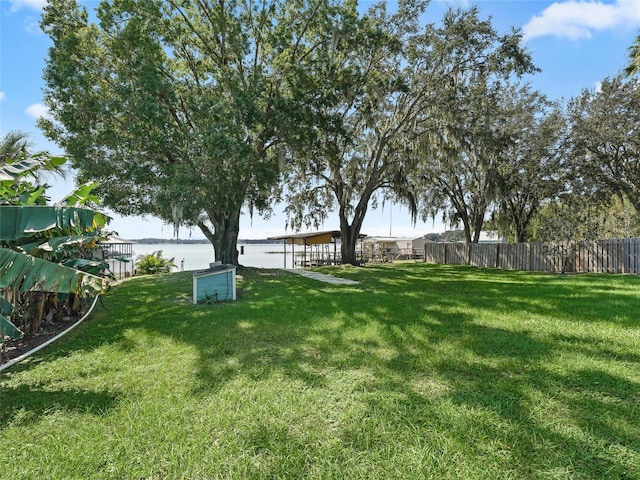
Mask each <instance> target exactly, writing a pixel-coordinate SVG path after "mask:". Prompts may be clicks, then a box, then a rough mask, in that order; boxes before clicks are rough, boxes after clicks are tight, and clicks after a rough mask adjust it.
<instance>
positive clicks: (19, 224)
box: [0, 136, 110, 344]
mask: <svg viewBox="0 0 640 480" xmlns="http://www.w3.org/2000/svg"><path fill="white" fill-rule="evenodd" d="M7 137H8V136H7ZM7 137H5V140H4V141H0V344H2V342H3V340H4V337H5V335H6V336H9V337H10V338H16V337H19V336H20V335H21V334H22V332H21V331H20V329H19V328H18V327H17V326H16V325H15V320H16V319H20V316H21V315H22V314H23V313H24V312H23V311H20V309H19V308H16V307H17V306H18V305H20V304H21V302H22V303H25V302H26V303H32V304H34V305H36V308H39V309H40V312H39V313H38V314H36V315H35V316H34V317H33V320H32V321H31V323H30V324H29V328H30V330H31V331H32V332H35V331H37V330H38V329H39V326H40V320H41V318H42V309H43V305H44V303H45V302H44V301H45V297H46V296H53V297H54V298H55V297H57V295H58V294H64V295H68V296H69V297H70V298H74V299H77V298H80V297H85V296H95V295H98V294H100V293H102V292H103V291H104V290H105V289H106V288H107V286H108V280H107V279H106V278H104V277H103V276H101V275H102V273H103V270H104V264H102V263H101V262H99V261H96V260H93V259H87V258H78V257H79V256H81V255H79V254H80V253H84V254H86V252H87V251H89V250H90V249H91V248H93V247H95V245H96V244H97V242H98V241H99V240H100V239H101V238H103V236H104V234H103V233H102V229H103V228H104V227H105V226H106V225H107V224H108V222H109V220H110V218H109V217H108V216H107V215H105V214H103V213H101V212H99V211H97V210H95V209H93V208H90V207H91V206H93V205H94V204H96V203H97V197H95V196H94V195H93V194H92V193H91V192H92V190H93V189H94V188H95V187H96V186H97V185H96V184H95V183H88V184H85V185H81V186H80V187H78V188H77V189H76V190H75V191H74V192H72V193H71V194H70V195H68V196H67V197H65V198H64V199H63V200H61V201H60V202H58V204H56V205H42V203H43V200H44V199H46V197H45V193H46V189H47V187H48V185H46V184H44V185H43V184H40V183H38V182H39V177H38V174H37V173H38V170H42V169H44V170H50V171H58V170H59V169H60V167H61V165H63V164H64V162H65V161H66V158H64V157H51V156H49V155H47V154H46V153H41V154H37V155H29V154H28V152H27V151H26V148H25V147H24V146H21V147H20V148H5V147H6V144H7V141H6V140H7ZM9 143H10V142H9ZM15 145H16V144H15V143H14V144H13V145H11V146H12V147H14V146H15ZM31 179H36V182H35V183H32V182H31V181H30V180H31ZM25 299H27V300H26V301H25ZM38 315H39V318H38ZM12 320H13V321H12ZM22 320H24V319H22ZM23 324H24V323H23Z"/></svg>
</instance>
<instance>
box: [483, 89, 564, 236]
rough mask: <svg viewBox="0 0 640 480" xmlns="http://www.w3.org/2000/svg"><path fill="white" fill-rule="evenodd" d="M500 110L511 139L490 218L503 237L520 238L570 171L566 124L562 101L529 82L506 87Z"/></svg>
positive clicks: (498, 170)
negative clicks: (543, 92)
mask: <svg viewBox="0 0 640 480" xmlns="http://www.w3.org/2000/svg"><path fill="white" fill-rule="evenodd" d="M501 109H502V112H503V114H504V122H505V124H506V128H507V132H508V135H509V142H508V145H507V146H506V148H505V149H504V151H503V152H501V153H500V158H499V160H498V163H497V166H496V176H497V183H496V186H497V191H496V201H495V203H496V204H497V207H496V209H495V211H494V212H493V215H492V218H491V220H492V222H491V223H492V227H493V228H494V229H496V230H498V231H499V232H500V234H501V235H502V236H504V237H505V238H507V239H509V240H510V241H514V242H519V243H522V242H527V241H529V240H530V239H531V237H532V230H531V222H532V221H533V220H534V219H535V217H536V215H537V214H538V212H539V210H540V208H541V207H542V206H543V205H544V204H545V203H549V202H551V201H554V200H555V199H557V198H558V196H559V195H560V194H561V193H564V192H565V191H566V188H567V184H568V182H569V179H570V175H571V174H572V173H573V172H572V169H571V164H570V162H569V160H568V157H569V155H568V150H569V149H568V144H567V139H566V136H567V124H566V119H565V118H564V114H563V112H562V110H561V108H560V106H559V105H557V104H554V103H552V102H550V101H549V100H548V99H547V98H546V97H545V96H544V95H542V94H541V93H540V92H537V91H532V90H531V88H530V87H529V86H525V87H523V88H519V89H508V90H506V91H505V92H504V94H503V95H502V99H501Z"/></svg>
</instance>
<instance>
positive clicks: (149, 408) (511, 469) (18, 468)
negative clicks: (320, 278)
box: [0, 263, 640, 480]
mask: <svg viewBox="0 0 640 480" xmlns="http://www.w3.org/2000/svg"><path fill="white" fill-rule="evenodd" d="M323 271H324V272H332V273H334V274H337V275H340V276H343V277H346V278H352V279H354V280H358V281H359V282H360V283H359V284H358V285H355V286H336V285H329V284H324V283H320V282H317V281H315V280H311V279H307V278H303V277H300V276H297V275H292V274H288V273H285V272H282V271H270V270H254V269H243V270H241V271H240V275H241V278H239V283H238V292H239V293H238V301H237V302H235V303H229V304H219V305H198V306H196V305H192V304H191V303H190V295H191V287H192V284H191V275H190V273H189V272H185V273H179V274H172V275H167V276H162V277H156V278H152V277H139V278H135V279H132V280H130V281H127V282H125V283H123V284H121V285H119V286H116V287H114V288H113V289H112V291H111V292H110V293H108V294H107V295H106V297H105V305H106V307H107V309H108V310H105V309H104V308H101V307H99V306H98V307H97V308H96V311H95V312H94V313H93V314H92V317H91V318H90V319H89V320H87V321H86V322H85V323H84V324H83V325H82V326H80V327H78V328H77V329H76V330H74V331H73V332H72V333H71V334H69V335H68V336H67V337H66V338H64V339H63V340H61V341H60V342H58V343H56V344H54V345H52V346H51V347H49V348H48V349H45V350H44V351H42V352H40V353H39V354H38V355H37V356H36V357H35V358H33V359H31V360H29V361H27V362H25V363H24V364H21V365H18V366H16V367H13V368H12V369H9V370H8V371H6V372H5V373H3V374H0V478H1V479H3V480H4V479H7V480H18V479H91V478H100V479H102V478H111V479H118V480H121V479H177V478H184V479H215V478H237V479H245V478H265V479H267V478H281V479H299V478H309V479H323V478H326V479H393V478H395V479H411V478H417V479H423V478H427V479H429V478H433V479H447V478H460V479H476V478H477V479H510V478H511V479H533V478H541V479H542V478H545V479H547V478H549V479H550V478H554V479H555V478H566V479H589V478H593V479H638V478H640V368H639V365H640V277H637V276H606V275H584V276H554V275H546V274H531V273H523V272H506V271H492V270H483V269H474V268H468V267H453V266H434V265H425V264H418V263H404V264H397V265H385V266H368V267H366V268H339V267H336V268H327V269H324V270H323Z"/></svg>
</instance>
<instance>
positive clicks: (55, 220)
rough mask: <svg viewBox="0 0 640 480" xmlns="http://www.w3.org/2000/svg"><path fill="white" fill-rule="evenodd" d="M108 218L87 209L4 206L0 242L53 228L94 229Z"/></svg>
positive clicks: (108, 218) (0, 212) (103, 224)
mask: <svg viewBox="0 0 640 480" xmlns="http://www.w3.org/2000/svg"><path fill="white" fill-rule="evenodd" d="M110 220H111V218H110V217H108V216H107V215H105V214H104V213H101V212H96V211H95V210H91V209H89V208H77V207H59V206H40V205H31V206H22V205H7V206H2V207H0V241H10V240H16V239H19V238H21V237H23V236H25V235H29V234H32V233H37V232H44V231H47V230H51V229H54V228H60V229H68V228H71V229H73V228H75V229H79V230H95V229H97V228H102V227H104V226H105V225H106V224H107V223H108V222H109V221H110Z"/></svg>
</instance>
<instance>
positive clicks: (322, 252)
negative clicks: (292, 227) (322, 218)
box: [269, 230, 366, 269]
mask: <svg viewBox="0 0 640 480" xmlns="http://www.w3.org/2000/svg"><path fill="white" fill-rule="evenodd" d="M341 237H342V235H341V233H340V230H326V231H323V232H308V233H291V234H288V235H281V236H277V237H269V240H282V241H283V242H282V243H283V245H284V268H285V269H286V268H287V245H291V268H296V267H303V268H304V267H310V266H321V265H338V264H340V263H342V258H341V257H342V256H341V254H340V250H339V249H338V244H339V242H340V239H341ZM365 237H366V235H365V234H363V233H361V234H360V235H358V238H359V239H363V238H365ZM296 245H298V246H300V247H302V251H300V250H298V254H297V255H298V257H301V258H296V248H295V247H296Z"/></svg>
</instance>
